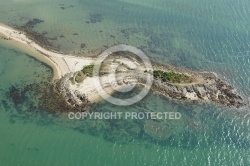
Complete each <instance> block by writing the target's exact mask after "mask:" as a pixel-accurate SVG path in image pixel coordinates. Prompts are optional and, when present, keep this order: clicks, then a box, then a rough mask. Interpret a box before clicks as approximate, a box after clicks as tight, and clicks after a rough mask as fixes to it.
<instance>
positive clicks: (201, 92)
mask: <svg viewBox="0 0 250 166" xmlns="http://www.w3.org/2000/svg"><path fill="white" fill-rule="evenodd" d="M203 77H204V78H205V79H206V80H209V83H204V84H193V85H186V86H185V85H184V86H183V85H181V86H178V85H174V84H170V83H163V82H162V81H161V80H159V79H157V80H154V84H153V87H152V89H153V90H154V91H157V92H160V93H161V94H163V95H165V96H167V97H169V98H171V99H175V100H180V101H197V102H210V103H218V104H221V105H224V106H230V107H231V106H234V107H236V108H239V107H242V106H244V105H245V103H244V101H243V99H242V97H241V96H239V95H237V94H236V92H235V90H234V89H233V88H232V86H230V85H228V84H227V83H225V82H223V81H222V80H221V79H219V78H218V77H217V76H215V75H214V76H213V77H211V75H209V76H208V75H203Z"/></svg>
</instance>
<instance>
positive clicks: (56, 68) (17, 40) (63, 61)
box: [0, 24, 93, 80]
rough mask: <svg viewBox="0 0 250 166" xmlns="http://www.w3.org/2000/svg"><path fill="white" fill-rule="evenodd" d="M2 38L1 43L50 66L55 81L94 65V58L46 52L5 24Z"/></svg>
mask: <svg viewBox="0 0 250 166" xmlns="http://www.w3.org/2000/svg"><path fill="white" fill-rule="evenodd" d="M0 38H1V39H2V40H1V43H3V44H7V45H8V46H9V47H11V48H16V49H19V50H21V51H23V52H25V53H28V54H29V55H31V56H33V57H35V58H36V59H38V60H39V61H41V62H43V63H46V64H47V65H49V66H50V67H51V68H52V69H53V73H54V76H53V79H54V80H56V79H60V78H62V77H63V76H64V75H65V74H68V73H70V72H75V71H79V70H81V69H82V68H83V66H86V65H90V64H91V63H93V58H86V57H76V56H73V55H64V54H60V53H56V52H54V51H49V50H46V49H45V48H43V47H41V46H40V45H38V44H37V43H36V42H35V41H32V40H30V39H29V38H28V37H27V36H26V35H25V34H24V33H23V32H21V31H18V30H15V29H13V28H11V27H8V26H6V25H4V24H0Z"/></svg>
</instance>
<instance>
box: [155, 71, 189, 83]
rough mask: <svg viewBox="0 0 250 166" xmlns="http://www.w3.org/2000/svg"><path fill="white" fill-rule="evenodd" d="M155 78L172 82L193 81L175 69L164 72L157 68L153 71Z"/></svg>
mask: <svg viewBox="0 0 250 166" xmlns="http://www.w3.org/2000/svg"><path fill="white" fill-rule="evenodd" d="M153 76H154V78H158V79H161V80H162V81H163V82H171V83H190V82H192V79H191V78H190V77H189V76H187V75H185V74H180V73H175V72H173V71H171V72H164V71H161V70H155V71H153Z"/></svg>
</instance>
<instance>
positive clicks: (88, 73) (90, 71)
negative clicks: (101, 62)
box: [81, 65, 94, 77]
mask: <svg viewBox="0 0 250 166" xmlns="http://www.w3.org/2000/svg"><path fill="white" fill-rule="evenodd" d="M93 69H94V65H88V66H84V67H83V69H82V70H81V71H82V73H83V74H85V75H86V76H88V77H92V76H93Z"/></svg>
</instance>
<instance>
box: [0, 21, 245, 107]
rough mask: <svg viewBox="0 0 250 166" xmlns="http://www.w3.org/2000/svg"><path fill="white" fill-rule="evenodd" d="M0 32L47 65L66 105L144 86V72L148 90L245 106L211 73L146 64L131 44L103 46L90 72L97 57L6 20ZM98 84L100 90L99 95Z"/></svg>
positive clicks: (80, 104)
mask: <svg viewBox="0 0 250 166" xmlns="http://www.w3.org/2000/svg"><path fill="white" fill-rule="evenodd" d="M0 34H2V35H1V36H0V39H1V40H2V41H4V42H7V43H9V44H12V45H15V46H17V47H20V48H21V49H24V50H25V51H26V52H29V54H30V55H32V56H34V57H35V58H37V59H38V60H40V61H42V62H44V63H46V64H48V65H49V66H51V67H52V69H53V72H54V84H53V86H54V88H53V91H54V92H55V93H56V94H57V95H58V98H63V100H64V101H65V103H66V104H67V105H70V106H72V107H77V108H79V107H84V106H86V105H88V104H91V103H94V102H97V101H99V100H101V99H103V98H105V96H106V97H107V98H109V97H110V96H111V95H112V94H113V93H114V92H116V91H119V92H126V91H127V90H128V89H129V90H131V89H133V88H134V87H135V86H138V87H140V88H145V87H147V86H148V85H147V79H148V78H149V77H150V79H151V81H152V83H151V84H150V87H151V90H152V91H153V92H157V93H160V94H162V95H164V96H166V97H168V98H170V99H174V100H178V101H181V102H183V101H185V102H199V103H202V102H209V103H217V104H221V105H224V106H230V107H231V106H233V107H236V108H239V107H242V106H244V105H245V104H244V99H243V98H242V97H241V96H240V95H239V94H237V92H236V91H235V89H234V88H233V87H232V86H231V85H229V84H228V83H226V82H225V81H223V80H222V79H220V78H219V77H218V76H217V75H216V74H215V73H212V72H195V71H190V70H187V69H181V68H177V67H174V66H171V65H163V64H157V63H152V66H151V68H150V69H148V68H147V67H146V66H147V65H145V63H143V61H142V59H140V58H138V57H136V56H135V54H134V53H136V51H135V52H134V53H131V52H129V51H131V49H132V50H133V49H134V47H130V46H126V45H118V46H114V47H112V48H111V49H108V50H105V51H104V52H103V53H102V54H101V55H105V56H106V58H105V59H103V61H102V62H101V63H100V64H101V66H98V75H96V74H95V72H94V71H95V70H96V61H98V58H99V57H91V58H90V57H77V56H74V55H65V54H61V53H58V52H56V51H50V50H48V49H46V48H44V47H42V46H40V45H38V44H37V42H36V41H35V40H34V39H33V40H31V39H30V38H28V37H27V36H28V35H26V34H25V33H24V32H21V31H17V30H14V29H12V28H10V27H8V26H6V25H0ZM128 48H129V49H128ZM112 49H113V50H114V51H113V50H112ZM117 50H121V51H117ZM134 50H135V49H134ZM132 52H133V51H132ZM97 81H98V82H99V84H98V86H96V82H97ZM100 88H101V89H102V90H103V91H105V92H104V93H103V94H102V91H101V92H100ZM147 88H148V87H147Z"/></svg>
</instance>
